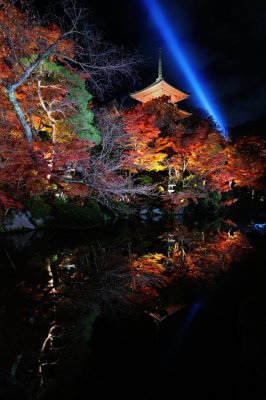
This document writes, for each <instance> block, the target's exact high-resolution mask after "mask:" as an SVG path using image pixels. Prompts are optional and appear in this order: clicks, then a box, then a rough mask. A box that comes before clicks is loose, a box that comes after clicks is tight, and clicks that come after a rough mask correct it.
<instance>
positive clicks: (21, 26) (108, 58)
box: [0, 0, 137, 194]
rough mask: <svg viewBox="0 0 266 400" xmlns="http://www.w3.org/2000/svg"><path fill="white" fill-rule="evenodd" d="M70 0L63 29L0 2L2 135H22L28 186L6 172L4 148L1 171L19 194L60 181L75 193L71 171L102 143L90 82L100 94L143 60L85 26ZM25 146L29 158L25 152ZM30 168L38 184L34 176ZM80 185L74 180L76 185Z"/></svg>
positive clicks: (24, 175) (65, 7)
mask: <svg viewBox="0 0 266 400" xmlns="http://www.w3.org/2000/svg"><path fill="white" fill-rule="evenodd" d="M70 3H71V2H70ZM70 3H68V2H64V3H62V4H63V8H62V13H63V14H64V17H65V18H62V20H64V21H68V22H67V24H64V26H63V25H62V26H61V28H59V26H57V25H56V24H55V23H54V22H51V23H46V22H45V23H43V24H42V23H41V22H40V21H39V20H38V19H37V18H36V17H35V16H33V13H31V12H30V11H29V10H22V11H21V10H19V9H18V8H16V7H15V6H14V5H13V2H9V1H7V0H3V1H2V2H1V4H0V99H1V110H0V130H1V132H0V134H1V140H2V141H4V140H5V138H6V144H10V145H11V142H13V141H14V140H15V139H16V140H17V146H16V148H17V147H18V149H19V147H20V146H21V152H20V154H21V157H22V159H23V160H24V162H23V163H20V166H21V168H20V172H21V175H20V177H19V178H18V179H19V180H20V181H21V182H23V184H22V185H20V184H19V185H18V184H16V183H15V182H16V179H13V178H12V176H13V175H15V172H14V173H13V175H12V174H11V175H10V174H8V171H9V169H8V168H9V167H8V166H11V165H13V166H14V160H12V162H10V155H9V154H10V152H9V150H8V149H6V147H4V148H3V149H2V152H1V154H0V160H1V164H0V165H1V172H0V173H2V174H3V177H4V176H5V179H7V180H6V181H2V184H1V187H2V188H3V190H4V187H5V190H8V191H9V192H12V191H13V189H14V188H15V187H16V189H19V192H20V193H21V194H25V193H26V192H27V191H28V194H32V193H34V188H37V187H38V190H37V189H36V191H35V193H36V194H38V193H39V192H41V191H43V192H45V191H46V190H49V189H51V188H53V189H54V188H55V187H54V184H56V185H58V184H60V185H61V186H60V190H63V189H67V190H68V192H69V190H70V185H71V182H70V181H69V179H68V178H67V175H68V174H67V173H65V172H67V170H68V169H69V168H72V170H74V172H75V171H76V169H77V168H78V164H79V163H83V162H84V161H87V160H88V149H89V148H90V147H91V146H92V144H95V143H99V141H100V135H99V133H98V131H97V130H96V129H95V128H94V122H93V113H92V111H91V110H90V108H91V105H90V103H91V99H92V96H91V95H90V94H89V93H88V91H87V90H86V88H87V86H88V85H89V86H90V87H91V88H92V89H93V90H94V92H95V93H97V94H98V95H100V96H101V95H103V93H104V92H105V91H106V90H107V89H109V88H110V87H111V86H112V84H114V82H115V81H116V82H117V81H119V80H120V78H121V77H122V76H132V71H133V69H132V68H133V65H134V64H135V63H136V62H137V58H136V57H135V56H128V55H124V54H123V53H122V52H121V51H120V50H119V49H117V48H116V47H114V46H110V45H109V44H105V43H104V42H103V40H102V38H101V37H100V36H99V35H98V34H97V33H95V32H94V31H92V30H91V29H90V27H88V24H84V21H85V20H84V18H83V15H82V10H81V9H79V8H77V6H76V5H75V3H74V2H72V3H71V4H70ZM69 4H70V6H69ZM9 136H10V137H9ZM23 137H24V138H25V139H24V140H25V141H26V143H27V146H26V147H25V145H24V144H23ZM27 147H28V152H29V155H25V157H23V154H24V153H25V151H27ZM17 154H18V152H15V153H14V154H13V155H16V156H17ZM23 166H24V172H23ZM10 168H11V167H10ZM32 170H33V171H35V172H34V176H35V180H36V182H38V184H36V185H32V184H31V181H30V173H29V171H32ZM60 171H61V172H60ZM9 176H10V179H8V177H9ZM40 176H41V177H42V179H40V180H39V177H40ZM11 182H13V183H14V184H13V183H12V184H11ZM40 182H41V186H42V188H41V189H40V186H38V185H39V183H40ZM81 185H83V183H82V182H79V183H78V184H77V183H75V185H72V189H73V188H74V187H75V188H77V187H79V188H80V189H81ZM22 188H23V189H22ZM39 189H40V190H39ZM72 191H73V190H72ZM79 191H80V190H79ZM81 191H83V193H84V188H83V189H82V190H81ZM14 193H16V194H18V190H14Z"/></svg>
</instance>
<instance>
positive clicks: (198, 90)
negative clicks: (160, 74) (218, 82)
mask: <svg viewBox="0 0 266 400" xmlns="http://www.w3.org/2000/svg"><path fill="white" fill-rule="evenodd" d="M143 2H144V4H145V6H146V8H147V10H148V12H149V14H150V16H151V18H152V20H153V22H154V24H155V26H156V28H157V29H158V30H159V32H160V34H161V36H162V38H163V40H164V41H165V43H166V45H167V46H168V47H169V49H170V51H171V52H172V54H173V57H174V60H175V62H176V63H177V65H178V67H181V69H182V71H183V73H184V74H185V76H186V77H187V79H188V80H189V82H190V84H191V87H192V88H193V89H194V92H195V94H196V96H197V98H198V99H199V101H200V103H201V104H202V106H203V108H204V109H205V110H206V111H207V112H208V113H209V114H210V115H211V116H212V118H213V120H214V122H215V123H216V124H217V125H218V129H219V130H220V131H221V132H222V134H223V135H224V137H226V136H227V131H226V128H225V125H224V123H223V119H222V117H221V115H220V114H219V112H218V111H217V109H216V107H215V106H213V105H211V103H213V101H211V99H210V98H207V96H206V90H203V87H202V84H201V83H200V81H199V79H198V77H197V76H196V74H195V73H194V71H193V70H192V68H191V66H190V63H189V61H188V58H187V57H186V56H185V53H184V51H183V50H182V48H181V45H180V43H179V40H178V38H177V36H176V34H175V33H174V31H173V30H172V29H171V28H170V26H169V22H168V21H167V18H166V16H165V14H164V13H163V11H162V8H161V7H160V5H159V2H157V1H156V0H143ZM208 97H209V96H208Z"/></svg>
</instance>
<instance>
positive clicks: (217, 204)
mask: <svg viewBox="0 0 266 400" xmlns="http://www.w3.org/2000/svg"><path fill="white" fill-rule="evenodd" d="M222 200H223V198H222V194H221V193H217V192H211V193H210V195H209V196H208V197H206V198H204V199H199V201H198V204H197V205H196V206H194V207H195V208H196V211H197V212H198V213H199V214H203V215H205V214H206V215H209V214H217V213H218V212H219V211H220V210H221V209H222V208H223V206H222Z"/></svg>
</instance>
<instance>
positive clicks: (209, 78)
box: [37, 0, 266, 127]
mask: <svg viewBox="0 0 266 400" xmlns="http://www.w3.org/2000/svg"><path fill="white" fill-rule="evenodd" d="M157 1H158V2H159V3H160V5H161V6H162V8H163V10H164V12H165V14H166V16H167V18H168V20H169V22H170V23H171V27H172V29H173V30H174V32H175V33H176V35H177V37H178V40H179V43H180V45H181V47H182V51H183V53H184V54H185V56H186V57H188V60H189V63H190V66H191V68H192V70H193V72H194V73H195V74H196V76H197V77H199V81H200V84H203V85H204V86H203V88H204V89H206V91H207V90H208V92H209V97H210V98H211V99H212V100H211V101H212V103H213V104H214V105H215V107H216V108H217V110H218V111H219V113H220V114H221V116H222V118H223V121H224V126H225V127H233V126H235V125H238V124H242V123H244V122H245V121H250V120H254V119H256V118H259V117H263V116H266V78H265V71H266V58H265V47H266V2H265V1H263V0H230V1H228V0H224V1H215V0H157ZM37 2H38V0H37ZM78 2H79V3H81V4H82V5H83V6H84V7H85V8H87V9H88V13H89V17H88V18H89V22H90V23H93V24H94V25H95V26H96V27H97V28H98V29H99V30H100V31H102V33H103V34H104V37H105V39H106V40H107V41H111V42H113V43H114V44H116V45H119V46H123V47H124V48H125V49H126V50H129V51H138V53H140V54H141V55H142V56H143V58H144V61H143V63H142V64H140V65H139V67H138V74H139V79H138V81H137V82H135V83H133V82H129V81H126V82H125V83H124V84H123V86H122V87H119V88H114V91H113V92H112V93H109V96H107V100H108V101H109V100H111V99H112V98H117V99H118V100H120V99H122V98H124V97H127V96H128V94H129V93H130V92H134V91H137V90H140V89H142V88H144V87H145V86H147V85H150V84H151V83H153V82H154V81H155V79H156V78H157V65H158V52H159V48H160V47H162V53H163V76H164V78H165V80H166V81H168V83H170V84H171V85H173V86H175V87H177V88H179V89H180V90H182V91H184V92H186V93H190V94H191V95H190V97H189V99H188V100H184V101H182V103H180V106H181V108H183V109H189V108H190V106H195V107H201V105H200V103H199V102H198V100H197V96H196V95H195V92H193V88H192V87H191V83H190V82H189V80H188V79H187V78H186V76H185V74H184V72H183V70H182V68H181V67H180V66H179V65H178V64H177V63H176V62H175V61H174V58H173V55H172V53H171V51H170V50H169V48H168V46H167V44H166V43H165V42H164V41H163V40H162V37H161V35H160V32H159V31H158V29H157V28H156V27H155V25H154V23H153V21H152V20H151V18H150V16H149V13H148V12H147V9H146V8H145V5H144V3H145V1H144V0H78ZM202 108H203V107H202Z"/></svg>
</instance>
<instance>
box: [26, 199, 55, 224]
mask: <svg viewBox="0 0 266 400" xmlns="http://www.w3.org/2000/svg"><path fill="white" fill-rule="evenodd" d="M26 206H27V207H28V209H29V211H30V213H31V215H32V217H33V218H36V219H39V218H43V217H47V216H48V215H49V214H51V211H52V207H51V205H50V204H47V203H46V202H45V201H44V199H42V198H41V197H34V198H33V199H31V200H29V201H28V202H26Z"/></svg>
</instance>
